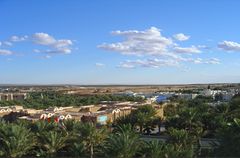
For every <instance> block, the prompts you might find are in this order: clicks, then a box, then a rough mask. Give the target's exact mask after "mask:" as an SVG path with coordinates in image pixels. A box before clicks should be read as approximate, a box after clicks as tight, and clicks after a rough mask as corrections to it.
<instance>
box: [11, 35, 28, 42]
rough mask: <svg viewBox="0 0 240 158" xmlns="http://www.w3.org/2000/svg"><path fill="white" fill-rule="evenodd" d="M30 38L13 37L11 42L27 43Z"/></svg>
mask: <svg viewBox="0 0 240 158" xmlns="http://www.w3.org/2000/svg"><path fill="white" fill-rule="evenodd" d="M27 38H28V36H23V37H19V36H15V35H14V36H12V37H11V38H10V41H12V42H21V41H25V40H26V39H27Z"/></svg>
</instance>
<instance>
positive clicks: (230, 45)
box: [218, 41, 240, 52]
mask: <svg viewBox="0 0 240 158" xmlns="http://www.w3.org/2000/svg"><path fill="white" fill-rule="evenodd" d="M218 48H220V49H222V50H225V51H236V52H238V51H240V43H237V42H233V41H223V42H220V43H218Z"/></svg>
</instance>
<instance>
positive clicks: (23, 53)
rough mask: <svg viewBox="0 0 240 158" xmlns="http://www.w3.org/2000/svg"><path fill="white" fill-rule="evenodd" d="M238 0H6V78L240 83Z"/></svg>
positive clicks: (0, 30) (2, 9) (2, 24)
mask: <svg viewBox="0 0 240 158" xmlns="http://www.w3.org/2000/svg"><path fill="white" fill-rule="evenodd" d="M239 6H240V1H239V0H231V1H229V0H221V1H219V0H211V1H209V0H201V1H196V0H182V1H177V0H131V1H129V0H116V1H111V0H102V1H93V0H81V1H79V0H71V1H69V0H51V1H49V0H41V1H33V0H23V1H19V0H0V83H1V84H8V83H12V84H14V83H16V84H182V83H217V82H239V81H240V71H239V68H240V29H239V28H240V21H239V20H238V19H239V17H240V12H239Z"/></svg>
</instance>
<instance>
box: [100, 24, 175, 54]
mask: <svg viewBox="0 0 240 158" xmlns="http://www.w3.org/2000/svg"><path fill="white" fill-rule="evenodd" d="M112 34H113V35H118V36H123V37H124V38H125V40H124V41H123V42H118V43H111V44H107V43H104V44H101V45H99V46H98V48H102V49H105V50H109V51H115V52H120V53H122V54H127V55H161V54H164V53H166V52H167V51H168V47H170V46H172V45H173V41H172V40H171V38H166V37H164V36H162V34H161V32H160V30H159V29H158V28H156V27H151V28H150V29H148V30H145V31H137V30H129V31H113V32H112Z"/></svg>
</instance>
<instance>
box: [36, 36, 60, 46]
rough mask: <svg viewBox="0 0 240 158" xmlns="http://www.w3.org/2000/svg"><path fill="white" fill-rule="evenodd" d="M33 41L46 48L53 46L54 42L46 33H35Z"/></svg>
mask: <svg viewBox="0 0 240 158" xmlns="http://www.w3.org/2000/svg"><path fill="white" fill-rule="evenodd" d="M33 41H34V42H35V43H37V44H40V45H46V46H48V45H53V44H55V42H56V40H55V39H54V38H53V37H52V36H50V35H48V34H46V33H35V34H34V35H33Z"/></svg>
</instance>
